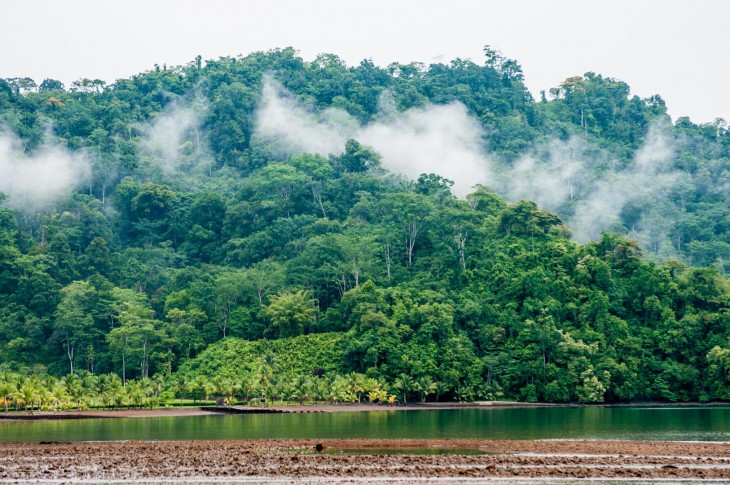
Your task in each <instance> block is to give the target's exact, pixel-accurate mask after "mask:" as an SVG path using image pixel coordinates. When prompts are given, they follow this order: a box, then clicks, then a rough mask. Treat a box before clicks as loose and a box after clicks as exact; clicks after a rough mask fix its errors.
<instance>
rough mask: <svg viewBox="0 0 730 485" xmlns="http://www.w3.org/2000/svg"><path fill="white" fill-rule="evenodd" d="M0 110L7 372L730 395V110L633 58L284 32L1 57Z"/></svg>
mask: <svg viewBox="0 0 730 485" xmlns="http://www.w3.org/2000/svg"><path fill="white" fill-rule="evenodd" d="M0 126H2V130H1V131H0V372H2V371H6V372H8V373H10V372H12V373H13V375H16V374H17V375H20V374H23V375H27V374H45V373H48V374H50V375H55V376H61V375H64V374H69V373H79V372H80V371H85V372H90V373H94V374H109V373H115V374H117V375H119V376H121V377H122V378H123V379H124V381H127V380H128V379H133V378H138V379H139V378H148V377H151V376H153V375H155V374H156V375H157V376H159V378H160V379H162V380H164V379H167V380H168V381H170V382H172V381H173V379H177V378H183V377H184V378H188V379H190V380H192V379H194V378H196V376H201V375H205V376H207V377H213V376H211V375H210V374H216V375H219V376H220V375H225V376H226V377H230V378H235V379H239V380H240V379H242V378H244V377H245V376H248V375H250V374H251V373H253V372H257V369H259V368H260V367H261V365H262V363H263V365H264V367H266V368H270V369H274V368H275V369H277V373H278V374H280V375H279V378H281V379H282V380H287V379H288V380H291V379H295V378H301V377H302V376H304V375H309V376H315V377H323V378H324V377H327V376H335V375H345V374H350V375H360V374H363V375H364V376H367V378H370V379H373V380H378V381H379V382H381V383H383V384H382V385H383V386H387V385H388V383H395V382H399V383H400V384H401V385H402V384H403V379H412V381H413V382H417V381H420V382H426V383H427V382H431V384H432V385H433V386H434V388H436V387H438V389H439V390H438V395H440V396H443V397H446V398H458V399H482V398H496V397H509V398H519V399H525V400H533V401H534V400H547V401H556V402H564V401H575V400H579V401H582V402H603V401H625V400H635V399H667V400H690V399H692V400H694V399H703V400H706V399H728V398H730V376H729V370H730V311H729V309H728V307H729V303H730V284H729V283H728V278H727V276H726V272H727V269H728V261H730V133H729V132H728V129H727V126H726V125H725V123H724V122H723V121H722V120H718V121H717V122H715V123H713V124H706V125H696V124H694V123H692V122H691V121H690V120H689V119H687V118H679V119H677V120H671V119H670V118H669V116H668V115H667V114H666V107H665V105H664V102H663V101H662V99H661V98H660V97H659V96H653V97H651V98H648V99H641V98H639V97H636V96H631V94H630V90H629V87H628V86H627V85H626V84H625V83H623V82H621V81H618V80H615V79H611V78H605V77H602V76H601V75H598V74H595V73H586V74H584V75H583V76H576V77H570V78H568V79H566V81H565V82H563V83H562V84H561V85H560V86H558V87H556V88H555V89H553V90H550V92H549V93H544V94H543V96H542V99H540V100H534V99H533V98H532V96H531V95H530V94H529V92H528V91H527V89H526V88H525V85H524V84H523V76H522V72H521V70H520V67H519V64H518V63H517V62H515V61H513V60H510V59H505V58H502V57H501V56H500V55H499V53H498V52H495V51H494V50H492V49H489V48H485V58H484V60H483V61H480V62H479V63H477V62H472V61H468V60H461V59H456V60H454V61H452V62H451V63H450V64H448V65H447V64H432V65H430V66H425V65H421V64H408V65H403V64H391V65H390V66H388V67H387V68H381V67H378V66H375V65H374V64H373V63H372V62H370V61H367V60H365V61H363V62H362V63H361V64H360V65H359V66H356V67H348V66H346V65H345V64H344V63H343V62H342V61H341V60H340V59H339V58H337V57H336V56H334V55H331V54H324V55H320V56H318V57H317V59H316V60H314V61H312V62H306V61H304V60H303V59H301V58H300V57H298V55H297V52H296V51H295V50H293V49H291V48H288V49H280V50H273V51H269V52H260V53H254V54H251V55H248V56H246V57H236V58H221V59H217V60H209V61H205V62H204V61H203V60H202V59H200V58H197V59H196V60H195V61H193V62H192V63H190V64H189V65H186V66H177V67H172V68H170V67H166V66H156V67H155V69H153V70H151V71H149V72H145V73H141V74H139V75H136V76H133V77H132V78H130V79H121V80H118V81H117V82H115V83H114V84H112V85H105V83H104V82H102V81H99V80H89V79H81V80H79V81H77V82H75V83H73V85H72V86H69V87H65V86H64V85H63V84H62V83H60V82H59V81H55V80H52V79H46V80H43V81H42V82H40V84H39V85H37V84H36V82H35V81H33V80H31V79H27V78H18V79H6V80H0ZM275 361H278V364H277V365H276V366H274V365H273V362H275ZM267 366H268V367H267ZM353 372H354V373H357V374H351V373H353ZM8 375H10V374H8ZM8 379H9V378H8ZM8 379H6V380H8ZM269 380H270V379H269V377H267V382H268V381H269ZM399 380H400V381H399ZM393 385H395V384H393ZM405 387H408V386H405ZM416 387H417V386H415V385H413V386H411V387H410V388H411V389H412V390H415V389H416ZM421 387H423V386H421ZM398 389H401V387H398ZM432 394H433V393H432Z"/></svg>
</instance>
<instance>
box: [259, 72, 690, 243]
mask: <svg viewBox="0 0 730 485" xmlns="http://www.w3.org/2000/svg"><path fill="white" fill-rule="evenodd" d="M667 133H668V129H667V126H664V125H662V124H661V123H655V124H653V125H651V127H650V129H649V131H648V133H647V135H646V137H645V142H644V144H643V146H642V147H641V148H640V149H638V150H637V151H636V153H635V154H634V157H633V159H632V160H631V162H630V163H629V164H628V166H622V165H621V164H620V163H619V161H618V160H617V159H616V158H615V157H614V156H613V155H612V154H611V153H610V152H608V151H606V150H604V149H601V148H597V147H596V146H595V145H592V144H589V143H588V142H587V141H586V140H585V139H584V138H583V137H582V136H579V135H576V136H573V137H571V138H569V139H567V140H560V139H553V140H550V141H547V142H543V143H541V144H539V145H536V146H535V147H533V148H532V149H530V150H527V151H526V152H525V153H524V154H523V155H522V156H521V157H520V158H518V159H517V160H516V161H515V162H513V163H511V164H508V163H505V162H500V161H498V157H496V156H494V155H493V154H490V153H487V152H486V150H485V149H484V148H483V147H484V143H483V140H484V136H485V134H484V132H483V130H482V128H481V126H480V124H479V122H478V121H477V120H476V119H475V118H474V117H472V116H470V115H469V113H468V111H467V109H466V107H465V106H464V105H463V104H461V103H458V102H454V103H451V104H446V105H426V106H424V107H421V108H413V109H409V110H406V111H403V112H398V111H397V109H396V108H395V103H393V101H392V99H391V96H390V95H389V93H388V92H387V91H386V92H385V93H383V95H381V99H380V104H379V112H378V115H377V116H376V118H375V121H373V122H371V123H369V124H366V125H361V124H360V123H358V122H357V120H355V119H354V118H353V117H352V116H350V115H349V114H348V113H346V112H345V111H342V110H339V109H333V108H330V109H327V110H321V111H317V110H315V109H313V108H312V107H310V106H307V105H306V104H305V103H304V102H302V101H300V100H298V99H297V98H296V97H294V95H292V94H291V93H290V92H288V91H287V90H286V89H285V88H284V87H283V86H282V85H281V84H280V83H279V82H277V81H276V80H275V79H273V78H271V77H267V78H265V79H264V86H263V91H262V99H261V102H260V105H259V107H258V109H257V111H256V133H255V136H256V137H257V138H258V139H260V140H265V141H266V142H267V143H269V144H270V145H274V146H275V147H276V148H277V150H278V151H279V153H280V154H281V155H283V156H286V155H293V154H297V153H302V152H310V153H319V154H321V155H325V156H326V155H329V154H335V155H337V154H340V153H342V152H343V150H344V146H345V142H346V141H347V139H349V138H354V139H356V140H358V141H360V142H361V143H364V144H366V145H369V146H371V147H372V148H373V149H375V150H376V151H377V152H379V153H380V154H381V155H382V164H383V166H384V167H385V168H387V169H389V170H390V171H392V172H396V173H399V174H403V175H405V176H407V177H409V178H411V179H415V178H416V177H418V175H420V174H422V173H437V174H439V175H441V176H443V177H446V178H448V179H451V180H453V181H454V187H453V191H454V193H455V195H457V196H460V197H463V196H465V195H466V194H468V193H469V192H470V191H471V190H472V187H473V186H474V185H476V184H483V185H488V186H492V187H493V188H494V189H495V190H496V191H497V192H498V193H500V194H501V195H502V196H504V197H505V198H506V199H507V200H510V201H518V200H523V199H524V200H533V201H535V202H536V203H537V204H538V205H539V206H540V207H541V208H545V209H548V210H551V211H553V212H556V213H558V214H560V215H561V216H562V217H563V219H564V220H565V221H566V223H567V225H568V226H569V228H570V229H571V231H572V232H573V236H574V239H575V240H576V241H578V242H586V241H589V240H595V239H598V238H600V234H601V232H603V231H612V230H618V231H628V232H629V233H630V235H631V236H632V237H635V238H637V239H639V240H640V241H641V242H642V243H643V244H645V245H646V246H647V247H649V246H650V242H651V241H654V243H652V244H653V245H654V246H655V252H658V246H657V244H656V241H657V240H660V239H661V240H666V239H667V238H668V232H669V229H670V226H671V224H669V223H668V220H669V219H668V217H669V215H667V214H663V215H662V214H661V213H659V212H657V211H656V210H649V211H645V210H643V209H644V208H646V207H650V206H652V203H653V202H655V201H656V200H659V199H662V198H664V197H665V196H666V195H667V193H668V192H669V191H670V190H671V189H672V187H674V186H675V185H676V184H677V183H678V182H679V181H680V179H681V178H682V177H686V175H684V174H682V173H680V172H677V171H675V170H673V169H672V162H673V158H674V155H675V152H676V148H677V147H676V146H675V145H676V143H677V142H676V141H675V140H673V139H671V138H670V137H669V136H668V135H667ZM629 209H632V210H635V212H637V213H638V214H639V215H638V216H637V217H636V218H635V220H633V221H632V223H631V225H630V227H628V228H624V227H622V226H621V224H622V223H624V222H625V220H624V219H625V218H623V215H624V214H625V211H627V210H629Z"/></svg>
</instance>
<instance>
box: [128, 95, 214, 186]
mask: <svg viewBox="0 0 730 485" xmlns="http://www.w3.org/2000/svg"><path fill="white" fill-rule="evenodd" d="M204 109H205V105H203V104H201V103H200V102H199V101H197V98H196V100H195V102H194V103H193V104H192V105H184V104H183V103H182V102H181V101H179V100H175V101H173V102H171V103H170V104H169V105H168V106H166V107H165V109H164V110H163V111H162V112H161V113H160V114H158V115H157V117H155V118H154V119H153V120H152V121H151V122H150V123H148V124H146V125H143V126H142V127H141V130H142V133H143V136H142V138H141V139H140V141H139V149H140V152H141V153H142V154H143V155H146V156H148V157H150V158H151V159H152V161H153V162H154V163H155V164H157V165H158V166H159V167H160V168H161V169H162V171H163V172H164V173H165V174H168V175H169V174H172V173H175V172H176V171H177V170H179V169H180V168H181V167H182V166H183V165H184V164H185V163H186V161H187V158H189V157H188V156H189V155H190V154H191V153H195V152H199V151H200V145H201V141H200V133H199V127H200V116H199V112H201V111H203V110H204Z"/></svg>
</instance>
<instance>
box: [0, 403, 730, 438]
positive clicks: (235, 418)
mask: <svg viewBox="0 0 730 485" xmlns="http://www.w3.org/2000/svg"><path fill="white" fill-rule="evenodd" d="M261 438H491V439H558V438H568V439H639V440H697V441H730V407H712V408H702V407H699V408H698V407H692V408H638V407H636V408H632V407H616V408H613V407H571V408H512V409H504V408H502V409H461V410H457V409H454V410H424V411H396V410H384V411H370V412H340V413H306V414H260V415H213V416H181V417H166V418H160V417H154V418H152V417H151V418H123V419H83V420H59V421H26V422H19V421H0V441H5V442H10V441H105V440H178V439H179V440H195V439H261Z"/></svg>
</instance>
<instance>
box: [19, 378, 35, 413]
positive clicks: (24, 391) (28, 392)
mask: <svg viewBox="0 0 730 485" xmlns="http://www.w3.org/2000/svg"><path fill="white" fill-rule="evenodd" d="M38 398H39V393H38V389H37V388H36V387H35V385H34V383H33V382H31V381H29V382H27V383H26V384H23V385H22V386H21V387H20V388H19V389H18V390H17V391H16V392H15V402H16V405H24V406H25V410H26V411H27V410H28V406H30V408H31V411H32V410H33V406H34V403H35V401H36V400H38Z"/></svg>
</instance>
